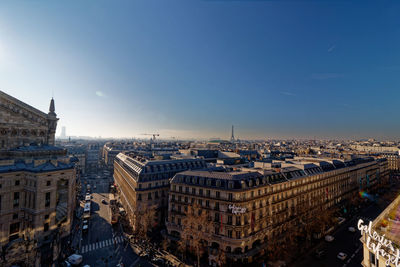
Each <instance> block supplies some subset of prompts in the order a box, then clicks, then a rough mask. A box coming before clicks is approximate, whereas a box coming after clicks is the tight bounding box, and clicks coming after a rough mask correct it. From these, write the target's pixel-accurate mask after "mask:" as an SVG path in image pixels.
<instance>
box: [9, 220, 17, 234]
mask: <svg viewBox="0 0 400 267" xmlns="http://www.w3.org/2000/svg"><path fill="white" fill-rule="evenodd" d="M18 232H19V222H17V223H12V224H10V235H12V234H15V233H18Z"/></svg>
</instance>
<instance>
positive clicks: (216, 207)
mask: <svg viewBox="0 0 400 267" xmlns="http://www.w3.org/2000/svg"><path fill="white" fill-rule="evenodd" d="M215 210H219V203H218V202H215Z"/></svg>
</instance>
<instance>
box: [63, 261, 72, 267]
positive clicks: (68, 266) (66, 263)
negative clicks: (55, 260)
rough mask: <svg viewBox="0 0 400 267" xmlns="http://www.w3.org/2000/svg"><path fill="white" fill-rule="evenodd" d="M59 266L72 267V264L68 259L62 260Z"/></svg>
mask: <svg viewBox="0 0 400 267" xmlns="http://www.w3.org/2000/svg"><path fill="white" fill-rule="evenodd" d="M61 267H72V265H71V263H69V262H68V261H64V262H63V263H61Z"/></svg>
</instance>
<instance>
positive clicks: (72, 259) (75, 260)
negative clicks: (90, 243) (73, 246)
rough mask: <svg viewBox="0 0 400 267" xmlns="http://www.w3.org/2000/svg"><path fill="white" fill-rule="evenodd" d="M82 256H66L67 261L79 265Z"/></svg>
mask: <svg viewBox="0 0 400 267" xmlns="http://www.w3.org/2000/svg"><path fill="white" fill-rule="evenodd" d="M82 260H83V257H82V255H79V254H72V255H71V256H69V257H68V262H69V263H71V264H72V265H79V264H81V263H82Z"/></svg>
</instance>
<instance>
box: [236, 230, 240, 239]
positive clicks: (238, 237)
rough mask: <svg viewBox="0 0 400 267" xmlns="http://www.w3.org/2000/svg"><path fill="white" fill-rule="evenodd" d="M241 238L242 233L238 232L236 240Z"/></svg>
mask: <svg viewBox="0 0 400 267" xmlns="http://www.w3.org/2000/svg"><path fill="white" fill-rule="evenodd" d="M240 237H241V232H240V231H236V238H237V239H240Z"/></svg>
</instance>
